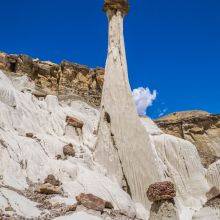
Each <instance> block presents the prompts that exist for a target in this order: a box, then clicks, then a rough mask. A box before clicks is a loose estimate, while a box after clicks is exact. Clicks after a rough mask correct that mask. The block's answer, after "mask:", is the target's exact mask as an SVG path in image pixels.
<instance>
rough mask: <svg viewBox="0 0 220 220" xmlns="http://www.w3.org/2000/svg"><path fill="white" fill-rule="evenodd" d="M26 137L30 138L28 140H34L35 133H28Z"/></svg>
mask: <svg viewBox="0 0 220 220" xmlns="http://www.w3.org/2000/svg"><path fill="white" fill-rule="evenodd" d="M26 137H28V138H33V137H34V134H33V133H26Z"/></svg>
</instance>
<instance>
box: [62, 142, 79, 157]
mask: <svg viewBox="0 0 220 220" xmlns="http://www.w3.org/2000/svg"><path fill="white" fill-rule="evenodd" d="M63 154H64V155H65V156H71V157H75V154H76V152H75V149H74V147H73V145H72V144H67V145H65V146H64V147H63Z"/></svg>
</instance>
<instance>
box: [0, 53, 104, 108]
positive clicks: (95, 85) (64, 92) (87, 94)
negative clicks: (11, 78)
mask: <svg viewBox="0 0 220 220" xmlns="http://www.w3.org/2000/svg"><path fill="white" fill-rule="evenodd" d="M0 69H1V70H5V71H8V72H12V73H16V74H17V75H24V74H26V75H27V76H29V77H30V79H32V80H33V81H34V83H35V89H34V90H33V91H32V94H34V95H35V96H38V97H45V96H46V95H48V94H50V95H59V98H60V99H69V98H70V99H73V98H75V99H77V97H78V96H80V97H81V98H83V99H84V100H85V101H87V102H89V103H91V104H93V105H95V106H98V105H99V104H100V101H101V91H102V86H103V79H104V69H102V68H95V69H91V68H89V67H87V66H83V65H79V64H75V63H71V62H68V61H62V62H61V63H60V64H59V65H58V64H55V63H52V62H49V61H40V60H38V59H32V58H31V57H29V56H27V55H8V54H5V53H0ZM78 99H79V98H78Z"/></svg>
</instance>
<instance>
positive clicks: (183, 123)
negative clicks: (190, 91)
mask: <svg viewBox="0 0 220 220" xmlns="http://www.w3.org/2000/svg"><path fill="white" fill-rule="evenodd" d="M155 122H156V124H157V125H158V126H159V127H160V128H161V129H162V130H163V131H164V132H165V133H167V134H171V135H174V136H177V137H180V138H183V139H186V140H188V141H190V142H191V143H193V144H194V145H195V146H196V148H197V150H198V153H199V156H200V158H201V161H202V164H203V165H204V166H205V167H208V166H209V165H210V164H212V163H213V162H215V161H216V160H217V159H219V158H220V115H212V114H209V113H208V112H203V111H189V112H179V113H174V114H171V115H168V116H165V117H162V118H159V119H157V120H156V121H155Z"/></svg>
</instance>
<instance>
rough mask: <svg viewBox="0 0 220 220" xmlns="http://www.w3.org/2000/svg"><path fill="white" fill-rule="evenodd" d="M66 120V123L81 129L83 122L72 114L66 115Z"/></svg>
mask: <svg viewBox="0 0 220 220" xmlns="http://www.w3.org/2000/svg"><path fill="white" fill-rule="evenodd" d="M66 122H67V125H70V126H73V127H75V128H80V129H82V127H83V125H84V123H83V122H82V121H80V120H79V119H77V118H74V117H72V116H67V117H66Z"/></svg>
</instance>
